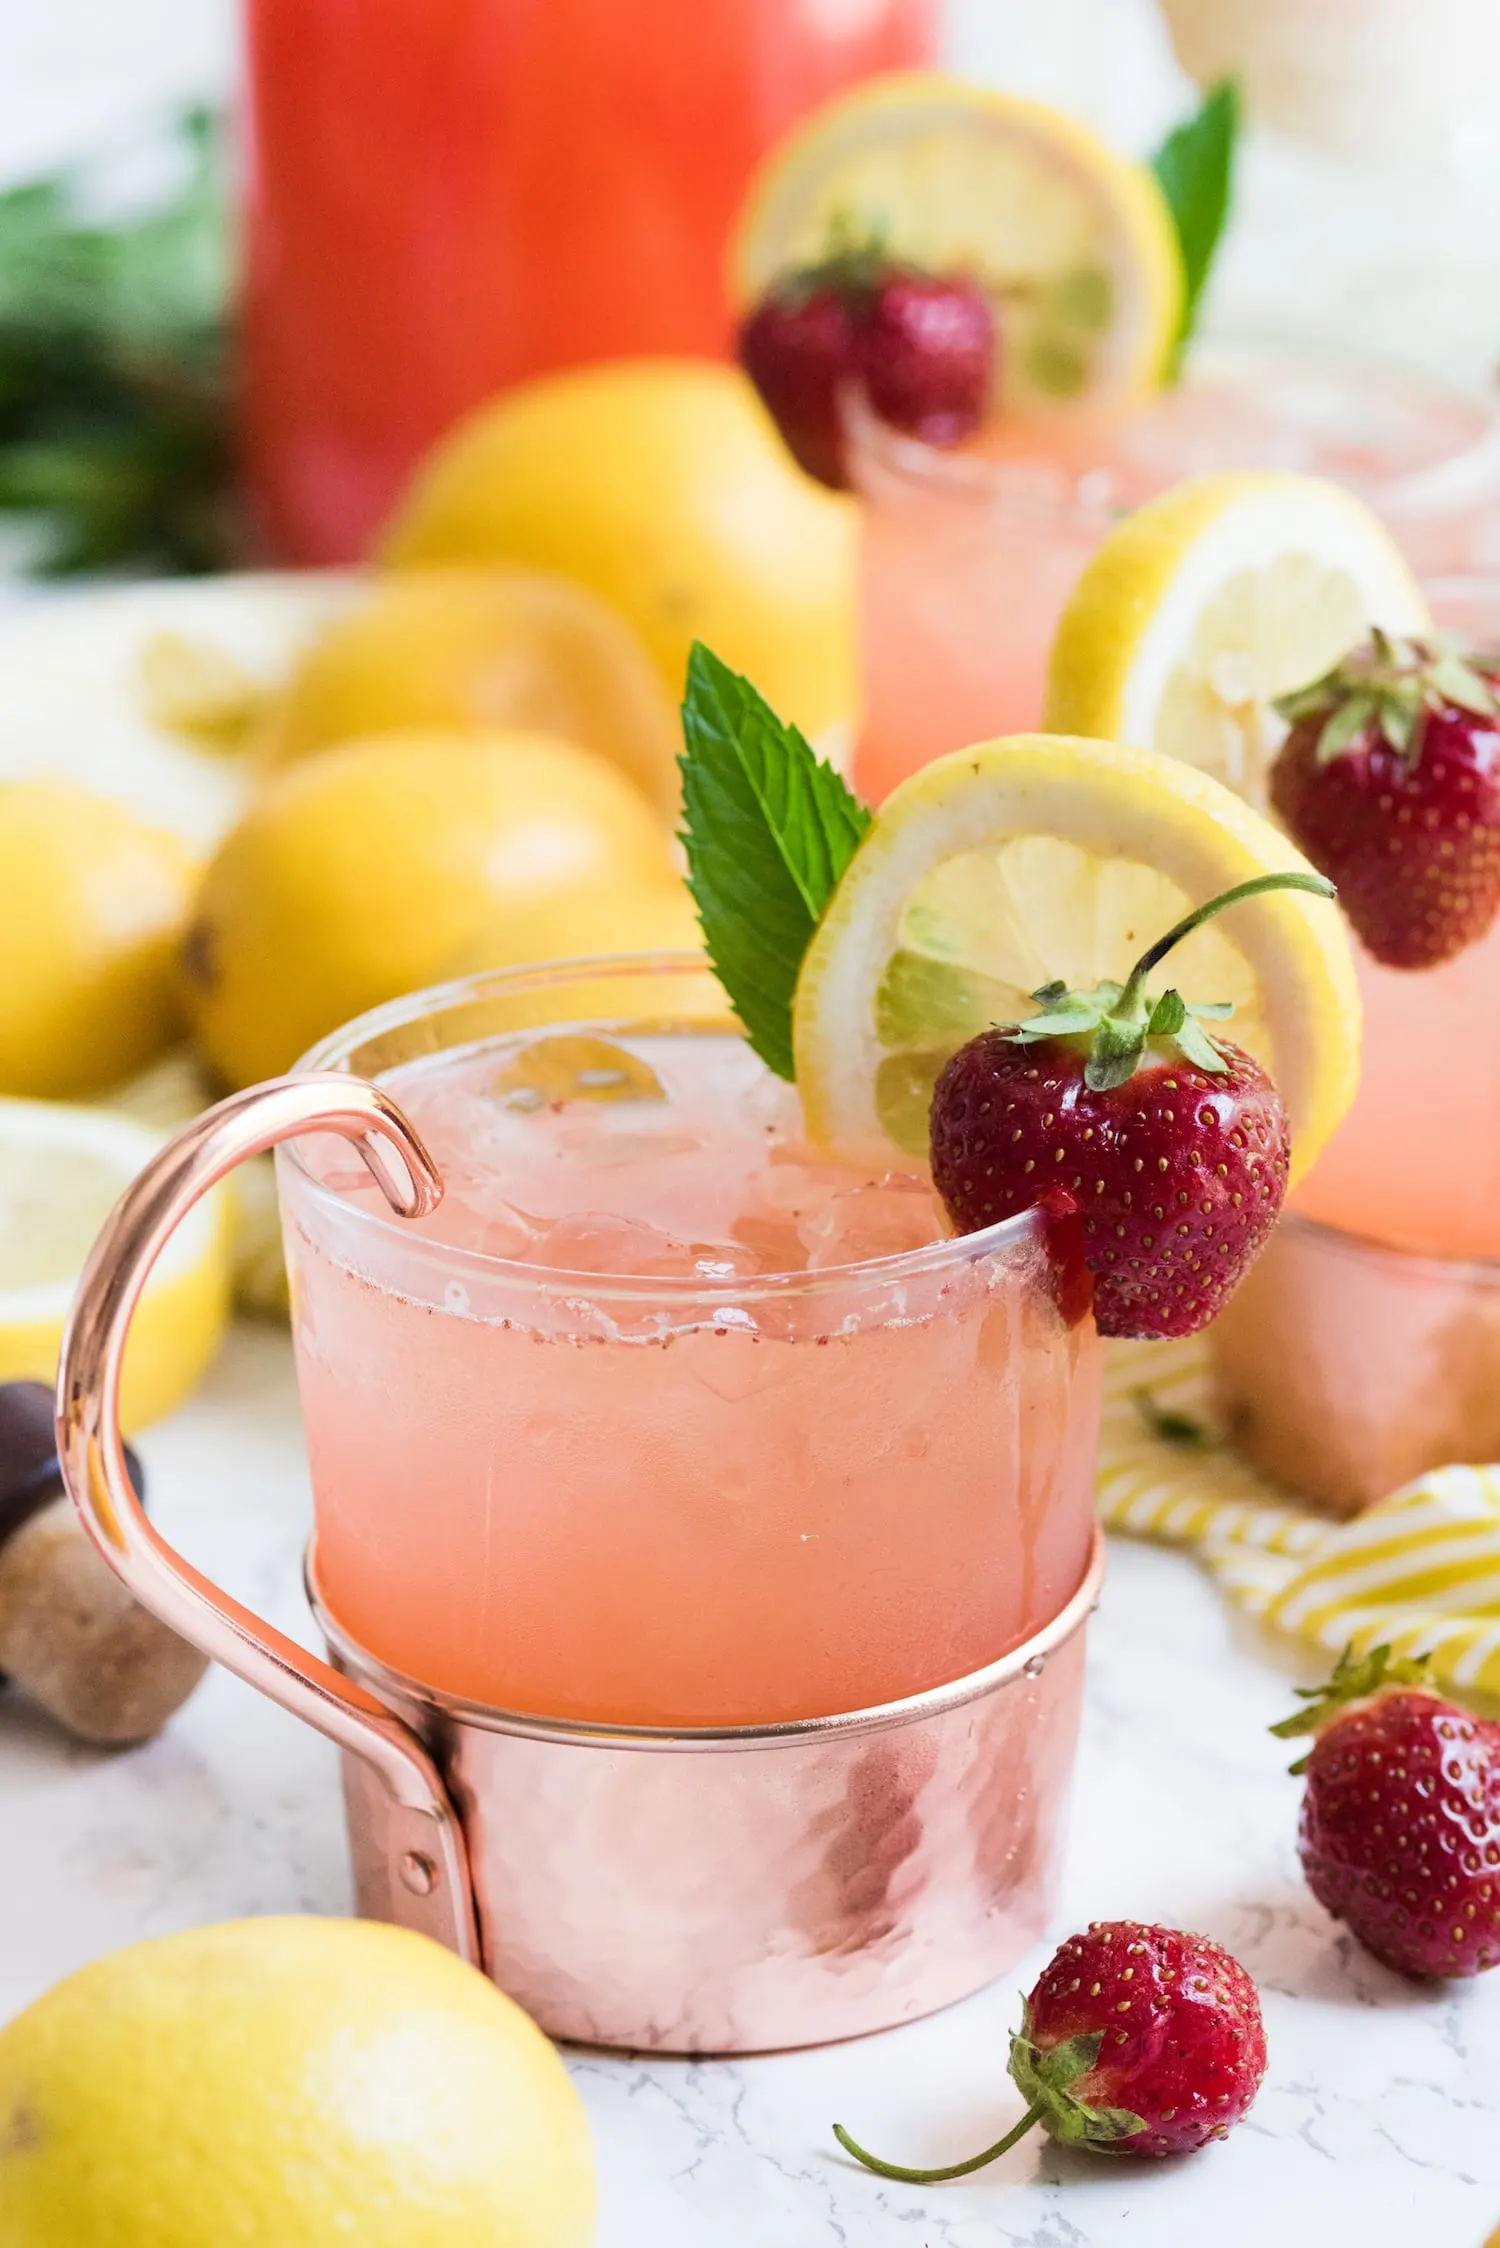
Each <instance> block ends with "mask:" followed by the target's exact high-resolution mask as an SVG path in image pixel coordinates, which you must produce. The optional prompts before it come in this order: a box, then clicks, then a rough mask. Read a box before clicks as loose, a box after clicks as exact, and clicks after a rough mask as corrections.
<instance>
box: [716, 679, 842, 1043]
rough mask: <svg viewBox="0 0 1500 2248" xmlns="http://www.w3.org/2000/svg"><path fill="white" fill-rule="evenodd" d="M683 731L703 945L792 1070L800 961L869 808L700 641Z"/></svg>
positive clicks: (751, 1033) (744, 1014)
mask: <svg viewBox="0 0 1500 2248" xmlns="http://www.w3.org/2000/svg"><path fill="white" fill-rule="evenodd" d="M682 730H683V736H684V739H685V741H686V744H687V747H686V750H685V751H684V753H683V755H682V757H681V758H680V760H679V764H680V766H681V770H682V796H683V807H684V812H685V824H684V827H683V830H682V842H683V846H684V848H685V849H686V852H687V860H688V887H689V889H690V890H691V891H692V894H693V903H694V904H695V905H696V906H697V908H698V919H699V921H700V922H701V923H702V926H703V937H704V942H705V944H706V946H707V948H708V956H709V959H710V960H711V962H712V963H713V967H714V972H715V974H716V975H717V976H718V978H719V981H720V983H722V984H723V986H724V989H725V991H726V992H727V993H728V995H729V999H730V1003H731V1004H732V1006H733V1008H734V1011H735V1013H736V1014H737V1015H738V1016H739V1018H740V1021H741V1022H742V1023H743V1024H744V1026H745V1034H746V1036H747V1038H748V1039H749V1041H750V1044H751V1046H752V1047H753V1048H754V1050H755V1052H756V1053H757V1054H759V1056H760V1058H761V1060H762V1061H763V1062H764V1063H765V1064H766V1066H767V1068H768V1069H772V1070H774V1071H775V1073H776V1075H777V1076H778V1077H785V1078H787V1079H788V1080H790V1079H791V1078H792V1077H793V1076H794V1074H795V1072H794V1064H793V1058H792V1000H793V997H794V994H795V992H796V989H797V975H798V971H799V970H800V968H801V966H802V961H803V956H804V955H805V953H806V951H807V948H808V945H809V944H810V943H811V941H812V937H813V932H814V931H815V930H816V928H817V926H818V923H819V921H820V920H821V918H822V916H823V912H824V909H825V907H826V906H827V904H828V901H829V899H830V898H831V897H832V896H833V893H834V891H835V890H836V889H837V887H838V883H839V878H840V876H841V875H842V874H843V871H844V869H845V867H846V866H847V865H848V864H849V861H850V860H851V859H852V858H853V856H854V853H855V850H856V848H857V846H858V844H859V841H860V838H861V836H862V835H863V834H864V832H865V829H866V828H867V827H868V826H869V824H870V815H869V813H868V811H867V810H866V809H865V807H864V805H863V804H861V803H860V801H859V799H858V798H857V797H856V796H854V795H852V794H851V792H850V791H849V789H848V788H847V787H846V786H845V785H844V782H843V781H842V780H841V779H840V777H839V775H838V774H837V773H836V772H835V771H834V769H833V767H832V766H831V765H828V764H825V763H824V762H823V761H822V760H821V759H820V758H818V757H816V756H815V755H814V754H813V751H812V749H811V748H810V747H809V745H808V743H807V742H806V740H805V739H804V738H803V736H802V735H801V734H800V733H799V732H798V731H797V728H796V727H795V726H789V725H785V724H783V722H782V721H781V720H780V719H779V718H778V717H777V716H776V713H775V712H774V711H773V710H772V709H771V707H770V705H769V703H767V702H766V701H765V699H764V697H763V696H761V695H759V694H758V693H757V692H756V690H755V688H754V687H752V686H751V684H750V682H749V680H748V679H744V678H742V677H741V676H740V674H739V673H738V672H735V671H731V670H730V669H729V666H728V665H727V664H725V663H721V662H720V660H719V658H718V657H717V656H716V655H714V654H713V653H712V652H711V651H710V650H709V649H707V648H705V647H704V646H703V644H702V642H701V641H695V642H694V644H693V650H692V654H691V656H690V657H689V659H688V674H687V692H686V695H685V698H684V701H683V705H682Z"/></svg>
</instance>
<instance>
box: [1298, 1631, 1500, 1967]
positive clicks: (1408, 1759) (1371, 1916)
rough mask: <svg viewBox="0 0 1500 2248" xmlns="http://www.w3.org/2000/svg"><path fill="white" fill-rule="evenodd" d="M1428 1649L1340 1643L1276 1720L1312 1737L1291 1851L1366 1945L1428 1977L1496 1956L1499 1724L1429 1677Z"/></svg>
mask: <svg viewBox="0 0 1500 2248" xmlns="http://www.w3.org/2000/svg"><path fill="white" fill-rule="evenodd" d="M1426 1673H1427V1658H1426V1656H1416V1657H1412V1658H1409V1659H1403V1660H1398V1659H1397V1658H1396V1657H1394V1656H1393V1654H1392V1652H1391V1649H1390V1648H1389V1647H1388V1646H1381V1647H1375V1648H1372V1649H1371V1651H1370V1652H1369V1653H1368V1654H1366V1655H1356V1654H1355V1653H1354V1651H1353V1649H1352V1648H1346V1649H1345V1650H1344V1653H1343V1654H1342V1655H1341V1656H1340V1658H1339V1661H1338V1665H1337V1667H1336V1669H1335V1670H1334V1673H1333V1676H1332V1678H1330V1679H1329V1681H1328V1682H1327V1684H1326V1685H1324V1686H1320V1687H1314V1688H1306V1687H1299V1688H1298V1689H1297V1692H1298V1694H1299V1696H1300V1698H1301V1699H1302V1700H1303V1701H1304V1702H1305V1703H1306V1704H1307V1707H1306V1708H1305V1709H1299V1710H1298V1711H1296V1712H1295V1714H1294V1715H1293V1716H1291V1717H1287V1718H1283V1719H1282V1721H1281V1723H1280V1724H1279V1725H1273V1726H1272V1727H1271V1731H1272V1732H1273V1733H1274V1734H1275V1735H1276V1737H1277V1739H1278V1740H1295V1739H1297V1738H1299V1737H1300V1736H1302V1735H1304V1734H1308V1733H1311V1734H1313V1735H1314V1736H1315V1738H1314V1740H1313V1745H1312V1747H1311V1749H1310V1750H1309V1751H1308V1753H1307V1755H1306V1756H1304V1757H1302V1758H1300V1759H1299V1760H1298V1762H1297V1763H1295V1764H1294V1765H1293V1766H1292V1770H1293V1772H1296V1773H1304V1774H1305V1775H1306V1778H1307V1786H1306V1789H1305V1791H1304V1793H1303V1797H1302V1817H1301V1825H1300V1830H1299V1834H1298V1850H1299V1853H1300V1856H1301V1859H1302V1870H1303V1872H1304V1873H1305V1875H1306V1876H1307V1885H1308V1887H1309V1888H1310V1889H1311V1891H1312V1893H1313V1895H1314V1896H1315V1897H1316V1898H1317V1900H1318V1902H1319V1904H1321V1905H1324V1906H1326V1907H1327V1909H1328V1911H1329V1912H1331V1913H1332V1914H1333V1915H1334V1917H1335V1918H1336V1919H1339V1920H1342V1921H1343V1922H1344V1923H1345V1925H1346V1926H1347V1927H1348V1929H1349V1931H1350V1933H1351V1934H1352V1935H1354V1936H1356V1937H1357V1938H1358V1939H1359V1941H1360V1943H1362V1944H1363V1945H1364V1947H1365V1949H1366V1951H1368V1952H1371V1953H1372V1954H1373V1955H1374V1957H1375V1958H1376V1959H1378V1960H1380V1961H1381V1962H1382V1963H1383V1964H1384V1965H1385V1966H1387V1967H1390V1968H1393V1969H1394V1970H1395V1972H1396V1973H1397V1974H1400V1975H1411V1976H1414V1977H1419V1978H1422V1979H1424V1980H1426V1979H1430V1978H1435V1977H1439V1976H1449V1975H1477V1974H1480V1973H1482V1972H1483V1971H1484V1970H1485V1969H1486V1968H1489V1967H1497V1966H1500V1725H1496V1724H1493V1723H1486V1722H1484V1721H1483V1720H1481V1719H1479V1718H1476V1717H1471V1716H1470V1714H1469V1712H1468V1711H1467V1710H1465V1709H1461V1708H1459V1706H1458V1705H1457V1703H1455V1702H1450V1701H1445V1700H1444V1698H1443V1697H1442V1695H1441V1694H1439V1693H1437V1692H1436V1691H1435V1689H1434V1688H1433V1687H1431V1686H1429V1685H1428V1684H1427V1682H1426Z"/></svg>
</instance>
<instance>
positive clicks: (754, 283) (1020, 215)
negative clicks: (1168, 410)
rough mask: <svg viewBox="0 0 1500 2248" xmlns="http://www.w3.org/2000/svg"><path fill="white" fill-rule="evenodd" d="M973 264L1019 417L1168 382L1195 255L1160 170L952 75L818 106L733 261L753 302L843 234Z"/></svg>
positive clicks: (944, 264) (892, 80) (898, 83)
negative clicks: (1185, 248)
mask: <svg viewBox="0 0 1500 2248" xmlns="http://www.w3.org/2000/svg"><path fill="white" fill-rule="evenodd" d="M871 235H874V236H878V238H879V239H880V240H881V242H882V243H884V244H885V245H887V246H888V247H889V249H890V251H891V253H892V255H893V256H894V257H896V258H908V259H911V260H912V261H914V262H915V263H916V264H919V265H921V266H923V267H925V268H926V269H927V270H929V271H930V272H934V273H965V274H968V275H970V276H972V277H973V278H974V279H975V280H977V281H978V282H980V283H981V284H982V285H983V286H984V287H985V288H986V289H988V290H989V292H990V293H991V294H992V296H993V297H994V298H995V300H996V307H997V316H998V324H999V329H1000V338H1001V348H1000V352H999V355H998V375H999V381H1000V389H1001V398H1000V400H999V403H1001V404H1003V405H1004V406H1005V407H1006V408H1007V409H1008V410H1010V411H1012V412H1015V411H1018V410H1019V411H1027V410H1040V409H1044V408H1046V407H1049V406H1056V405H1058V404H1060V403H1063V402H1068V403H1071V402H1073V401H1075V400H1078V399H1082V398H1091V399H1095V400H1099V399H1105V398H1109V399H1127V398H1133V397H1139V396H1142V395H1144V394H1146V393H1148V392H1150V391H1152V390H1154V389H1155V388H1156V386H1157V384H1158V383H1159V382H1160V380H1161V377H1162V370H1163V368H1164V366H1165V365H1166V363H1167V359H1168V355H1169V353H1170V351H1171V349H1172V345H1173V341H1174V339H1175V336H1176V333H1177V323H1178V318H1179V314H1180V310H1181V305H1182V260H1181V255H1180V253H1179V250H1178V247H1177V237H1176V234H1175V232H1174V229H1173V225H1172V219H1171V215H1170V213H1169V212H1168V209H1167V206H1166V202H1165V199H1164V198H1163V196H1162V193H1161V190H1160V188H1159V187H1158V186H1157V184H1156V181H1155V179H1154V178H1153V177H1152V175H1151V174H1150V173H1149V172H1147V171H1146V170H1144V168H1143V167H1142V166H1140V165H1139V164H1133V163H1130V162H1128V161H1127V160H1126V159H1125V158H1123V157H1120V156H1117V155H1116V154H1115V153H1114V151H1113V150H1112V149H1109V148H1107V147H1106V146H1105V145H1104V143H1103V142H1102V141H1100V140H1097V139H1096V138H1095V137H1094V135H1093V134H1092V133H1091V132H1090V131H1089V130H1088V129H1087V127H1086V126H1083V125H1080V124H1079V123H1077V121H1076V120H1075V119H1073V118H1071V117H1066V116H1064V115H1062V113H1061V112H1060V111H1058V110H1054V109H1048V108H1046V107H1044V106H1043V105H1042V104H1041V103H1039V102H1030V101H1022V100H1019V99H1018V98H1017V97H1016V96H1014V95H1011V94H1000V93H995V92H993V91H990V90H988V89H986V88H983V87H979V86H971V85H967V84H965V83H964V82H963V81H962V80H961V79H957V78H950V77H947V76H946V75H945V74H944V73H942V72H941V71H912V72H902V73H899V74H896V75H893V76H891V77H886V78H879V79H876V80H874V81H873V82H871V83H869V84H867V85H865V86H863V87H860V88H859V89H858V90H856V91H855V92H853V93H851V94H847V95H845V96H843V97H842V98H841V99H839V100H837V101H833V102H830V103H829V104H828V106H827V107H826V108H824V109H821V110H819V111H817V112H816V114H815V115H814V116H812V117H811V118H809V119H808V120H807V121H806V122H805V123H804V124H802V125H801V126H800V127H799V128H798V129H797V130H796V131H795V132H794V133H792V134H791V135H790V136H789V138H788V139H786V140H785V141H783V142H782V143H781V145H780V146H779V147H778V148H777V149H776V150H775V151H774V152H773V153H772V155H771V157H770V159H769V160H768V162H767V164H766V165H765V167H764V169H763V170H762V172H761V174H760V176H759V178H758V180H757V181H756V182H755V184H754V185H753V186H752V188H751V191H750V196H749V199H748V201H747V204H746V207H745V212H744V216H743V218H742V220H741V223H740V228H739V233H738V238H737V241H736V244H735V248H734V253H733V273H732V280H733V285H734V288H735V290H736V292H737V294H738V296H739V298H740V300H741V301H742V302H743V303H746V304H750V303H753V302H754V301H755V300H756V299H757V298H759V297H761V296H763V295H764V293H765V292H766V290H767V289H768V288H769V287H770V286H771V284H772V283H773V282H774V281H775V280H777V279H778V277H780V276H781V275H783V274H785V273H787V272H789V271H792V270H794V269H795V268H797V267H799V266H804V265H810V264H813V263H815V262H816V261H817V260H818V259H819V258H821V257H824V256H826V255H827V254H828V251H829V249H830V246H831V244H832V243H833V242H835V241H836V240H837V239H839V238H843V239H849V238H864V237H867V236H871Z"/></svg>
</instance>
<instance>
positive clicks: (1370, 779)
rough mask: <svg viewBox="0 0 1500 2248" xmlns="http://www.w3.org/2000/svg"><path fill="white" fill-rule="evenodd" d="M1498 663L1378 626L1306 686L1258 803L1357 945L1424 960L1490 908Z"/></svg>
mask: <svg viewBox="0 0 1500 2248" xmlns="http://www.w3.org/2000/svg"><path fill="white" fill-rule="evenodd" d="M1497 683H1500V660H1497V659H1496V658H1495V657H1493V656H1491V657H1481V656H1478V655H1473V656H1470V655H1465V654H1464V653H1463V652H1461V651H1460V650H1459V649H1458V648H1457V647H1456V646H1455V645H1454V644H1453V643H1452V642H1449V641H1446V640H1442V639H1432V640H1403V639H1397V638H1395V637H1394V636H1392V635H1391V634H1389V633H1385V632H1381V631H1379V630H1375V631H1372V632H1371V634H1370V637H1369V639H1368V640H1366V641H1364V642H1362V643H1361V645H1360V646H1358V647H1356V648H1353V649H1351V650H1350V652H1349V653H1348V654H1347V655H1346V656H1344V657H1343V658H1342V659H1341V660H1340V662H1338V663H1337V664H1335V665H1334V667H1333V669H1332V670H1331V671H1329V672H1326V673H1325V674H1324V676H1323V677H1322V678H1321V679H1317V680H1315V681H1314V682H1313V684H1312V685H1311V686H1310V687H1304V688H1301V689H1300V690H1299V691H1298V692H1297V693H1296V694H1291V695H1283V696H1282V697H1281V699H1280V701H1279V702H1278V703H1277V705H1276V707H1277V710H1278V711H1279V712H1280V714H1281V716H1282V717H1283V718H1286V719H1288V720H1290V722H1291V732H1290V733H1289V734H1288V736H1287V738H1286V740H1285V742H1284V743H1283V744H1282V747H1281V750H1280V752H1279V754H1278V756H1277V759H1276V763H1275V765H1274V766H1273V767H1272V770H1271V801H1272V803H1273V804H1274V806H1275V808H1276V810H1277V812H1278V813H1279V814H1280V816H1281V819H1282V820H1283V822H1284V823H1285V825H1286V827H1287V829H1288V831H1289V832H1290V833H1291V835H1292V836H1293V837H1294V838H1295V839H1296V841H1297V842H1298V843H1299V844H1300V845H1301V847H1302V849H1303V850H1304V851H1305V852H1306V853H1307V855H1308V857H1309V858H1310V859H1311V860H1312V862H1313V864H1314V865H1315V866H1318V867H1321V868H1322V870H1323V872H1324V873H1325V874H1328V875H1331V876H1332V877H1333V879H1334V880H1335V881H1336V882H1337V883H1338V886H1339V898H1340V902H1341V903H1342V905H1343V908H1344V911H1345V912H1346V913H1347V914H1348V916H1349V919H1350V921H1351V922H1352V923H1353V925H1354V929H1355V932H1356V934H1357V935H1358V937H1359V939H1360V941H1361V943H1362V944H1363V945H1364V947H1365V950H1366V951H1367V952H1369V953H1370V954H1371V955H1372V956H1373V957H1374V958H1375V959H1376V960H1379V961H1381V962H1382V963H1383V964H1384V965H1385V966H1386V967H1388V968H1413V969H1420V968H1435V967H1437V966H1439V965H1440V964H1441V963H1442V962H1443V961H1445V960H1451V959H1452V958H1453V957H1454V956H1455V955H1456V954H1458V953H1460V952H1463V951H1465V950H1467V948H1468V947H1469V946H1470V945H1472V944H1476V943H1477V942H1478V941H1479V939H1480V938H1481V937H1482V936H1483V935H1484V934H1485V932H1486V931H1487V930H1488V929H1489V928H1490V926H1491V924H1492V923H1493V922H1494V919H1495V916H1496V914H1497V912H1500V692H1497Z"/></svg>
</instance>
